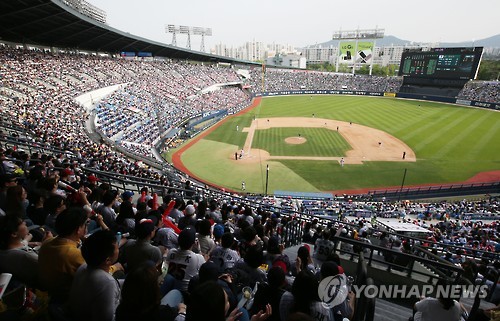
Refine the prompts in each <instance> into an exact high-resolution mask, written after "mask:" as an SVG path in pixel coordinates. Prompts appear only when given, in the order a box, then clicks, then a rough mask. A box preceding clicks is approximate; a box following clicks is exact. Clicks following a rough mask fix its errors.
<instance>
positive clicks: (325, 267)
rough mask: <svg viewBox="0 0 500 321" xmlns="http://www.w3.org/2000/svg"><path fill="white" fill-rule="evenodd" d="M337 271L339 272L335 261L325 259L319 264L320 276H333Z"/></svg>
mask: <svg viewBox="0 0 500 321" xmlns="http://www.w3.org/2000/svg"><path fill="white" fill-rule="evenodd" d="M339 273H340V271H339V266H338V265H337V263H335V262H332V261H326V262H324V263H323V264H322V265H321V277H322V278H326V277H327V276H335V275H337V274H339Z"/></svg>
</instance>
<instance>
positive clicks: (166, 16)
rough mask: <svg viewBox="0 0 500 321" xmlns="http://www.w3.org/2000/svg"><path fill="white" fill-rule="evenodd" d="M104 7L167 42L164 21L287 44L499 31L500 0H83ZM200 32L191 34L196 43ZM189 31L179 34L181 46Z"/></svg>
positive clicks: (453, 38) (111, 17)
mask: <svg viewBox="0 0 500 321" xmlns="http://www.w3.org/2000/svg"><path fill="white" fill-rule="evenodd" d="M87 1H88V2H90V3H91V4H93V5H95V6H97V7H98V8H100V9H103V10H105V11H106V13H107V23H108V25H110V26H111V27H114V28H116V29H119V30H122V31H125V32H129V33H131V34H133V35H137V36H141V37H144V38H147V39H150V40H155V41H159V42H162V43H166V44H171V42H172V34H167V33H165V26H166V25H168V24H173V25H183V26H193V27H203V28H211V29H212V36H211V37H206V38H205V48H206V51H208V49H209V48H212V47H213V46H214V45H215V44H219V43H223V44H226V45H227V46H233V47H238V46H242V45H243V44H244V43H245V42H247V41H252V40H255V41H260V42H264V43H266V44H272V43H278V44H291V45H293V46H294V47H296V48H300V47H303V46H307V45H314V44H316V43H322V42H326V41H328V40H330V39H331V37H332V34H333V33H334V32H335V31H338V30H340V29H341V30H355V29H358V28H359V29H374V28H376V27H378V28H381V29H385V35H392V36H395V37H398V38H400V39H404V40H409V41H415V42H425V43H434V42H461V41H473V40H479V39H484V38H488V37H491V36H493V35H496V34H499V33H500V1H499V0H474V1H470V0H468V1H465V0H376V1H351V2H347V1H338V0H321V1H320V0H307V1H304V0H302V1H298V0H286V1H273V0H266V1H264V0H253V1H248V2H243V1H238V0H231V1H230V0H190V1H175V0H134V1H132V0H87ZM200 42H201V36H191V48H192V49H193V50H199V49H200ZM186 43H187V36H186V35H177V46H179V47H186Z"/></svg>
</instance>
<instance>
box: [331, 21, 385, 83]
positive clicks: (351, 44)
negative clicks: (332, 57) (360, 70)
mask: <svg viewBox="0 0 500 321" xmlns="http://www.w3.org/2000/svg"><path fill="white" fill-rule="evenodd" d="M384 33H385V30H384V29H379V28H377V27H376V28H375V29H363V30H360V29H356V30H339V31H336V32H334V33H333V36H332V39H333V40H340V41H339V55H338V56H337V62H336V68H335V69H336V71H337V72H338V71H339V62H340V60H342V61H345V62H346V63H348V64H351V63H352V73H353V74H354V72H355V70H356V66H357V64H358V63H360V64H368V65H369V66H370V75H371V74H372V68H373V60H374V59H373V49H374V48H375V39H380V38H383V37H384ZM342 40H346V41H342Z"/></svg>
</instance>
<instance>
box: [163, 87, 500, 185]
mask: <svg viewBox="0 0 500 321" xmlns="http://www.w3.org/2000/svg"><path fill="white" fill-rule="evenodd" d="M170 156H171V157H172V162H173V163H174V165H175V166H176V167H177V168H180V169H181V170H184V171H186V172H187V173H189V174H190V175H192V176H194V177H196V178H198V179H200V180H202V181H205V182H207V183H210V184H212V185H217V186H219V187H224V188H226V189H229V190H233V191H242V182H245V184H244V185H245V191H246V192H253V193H264V191H265V186H266V174H267V177H268V179H267V181H268V192H269V193H273V192H274V191H277V190H285V191H301V192H334V193H341V192H347V191H349V192H353V191H359V192H364V191H367V190H370V189H380V188H386V187H397V186H401V184H402V180H403V175H404V172H405V170H406V177H405V181H404V185H405V186H418V185H436V184H437V185H440V184H450V183H457V182H477V181H498V180H500V113H499V112H496V111H492V110H486V109H479V108H470V107H461V106H456V105H448V104H441V103H434V102H424V101H413V100H402V99H396V98H383V97H380V98H374V97H353V96H337V95H331V96H328V95H325V96H308V95H302V96H282V97H269V98H263V99H259V98H258V99H256V100H254V104H253V105H252V106H251V107H249V108H247V109H245V110H244V111H242V112H240V113H239V114H236V115H233V116H231V117H228V118H226V119H225V120H224V121H223V122H221V123H219V124H217V125H216V126H214V127H213V128H211V129H209V130H208V131H206V132H205V133H202V134H201V135H199V136H198V137H196V138H195V139H193V140H192V141H190V142H189V143H187V144H185V145H183V146H182V147H181V148H179V149H178V150H174V151H172V152H171V154H170ZM267 166H268V167H269V171H267Z"/></svg>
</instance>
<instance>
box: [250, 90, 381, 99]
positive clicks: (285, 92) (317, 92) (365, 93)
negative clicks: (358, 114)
mask: <svg viewBox="0 0 500 321" xmlns="http://www.w3.org/2000/svg"><path fill="white" fill-rule="evenodd" d="M287 95H355V96H375V97H381V96H384V93H383V92H377V91H358V90H283V91H270V92H265V93H257V94H255V95H254V97H270V96H287Z"/></svg>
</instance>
